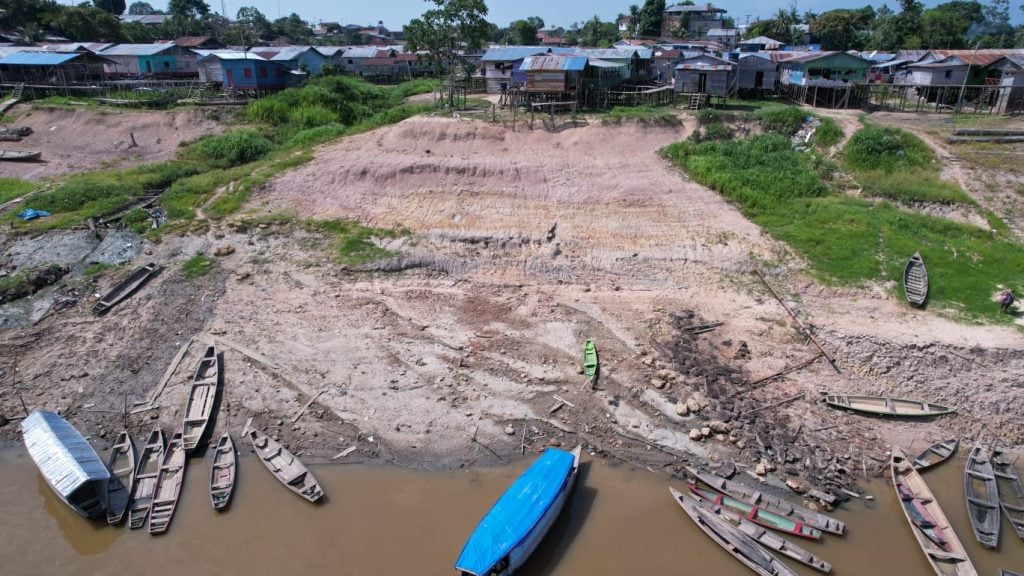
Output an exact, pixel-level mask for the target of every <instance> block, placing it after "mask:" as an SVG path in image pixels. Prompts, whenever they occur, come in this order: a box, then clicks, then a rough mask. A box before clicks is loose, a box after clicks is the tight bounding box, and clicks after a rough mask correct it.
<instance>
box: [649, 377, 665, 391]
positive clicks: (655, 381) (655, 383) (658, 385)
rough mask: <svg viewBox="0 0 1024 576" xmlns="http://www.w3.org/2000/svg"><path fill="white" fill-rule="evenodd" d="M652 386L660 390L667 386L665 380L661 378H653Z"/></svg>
mask: <svg viewBox="0 0 1024 576" xmlns="http://www.w3.org/2000/svg"><path fill="white" fill-rule="evenodd" d="M651 386H654V387H655V388H657V389H658V390H661V389H662V388H664V387H665V381H664V380H662V379H661V378H651Z"/></svg>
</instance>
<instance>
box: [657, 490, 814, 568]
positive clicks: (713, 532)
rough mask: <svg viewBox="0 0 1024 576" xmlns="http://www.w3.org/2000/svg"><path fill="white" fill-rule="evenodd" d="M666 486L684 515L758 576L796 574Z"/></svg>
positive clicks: (702, 507)
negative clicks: (758, 575)
mask: <svg viewBox="0 0 1024 576" xmlns="http://www.w3.org/2000/svg"><path fill="white" fill-rule="evenodd" d="M668 490H669V492H671V493H672V499H673V500H675V501H676V504H679V506H680V507H681V508H682V509H683V511H684V512H686V515H687V516H689V517H690V519H691V520H693V522H694V523H695V524H696V525H697V526H698V527H699V528H700V529H701V530H703V531H704V533H705V534H707V535H708V536H710V537H711V539H712V540H714V541H715V542H716V543H717V544H718V545H719V546H721V547H722V548H723V549H725V551H726V552H728V553H729V554H731V555H732V556H733V558H736V559H737V560H739V561H740V562H742V563H743V564H744V565H745V566H746V567H747V568H750V569H751V570H753V571H754V572H756V573H757V574H760V575H761V576H796V572H793V571H792V570H791V569H790V568H789V567H788V566H786V565H785V564H783V563H782V562H781V561H779V560H778V559H777V558H775V557H774V556H772V555H771V554H769V553H767V552H765V551H764V550H763V549H761V547H760V546H758V544H757V542H755V541H754V540H753V539H751V538H750V537H749V536H747V535H746V534H744V533H743V532H741V531H740V529H739V528H736V527H735V526H733V525H732V524H730V523H729V522H726V521H725V520H723V519H722V518H721V517H720V516H718V515H717V514H715V513H714V512H712V511H711V510H709V509H707V508H705V507H704V506H702V505H701V504H700V503H699V502H698V501H697V500H694V499H693V498H690V497H689V496H686V495H684V494H683V493H682V492H680V491H678V490H676V489H675V488H672V487H671V486H670V487H669V489H668Z"/></svg>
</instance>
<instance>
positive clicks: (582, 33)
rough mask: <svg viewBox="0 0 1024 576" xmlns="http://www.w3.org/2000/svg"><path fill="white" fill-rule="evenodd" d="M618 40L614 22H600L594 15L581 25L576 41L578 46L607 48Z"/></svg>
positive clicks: (616, 27) (617, 28) (617, 30)
mask: <svg viewBox="0 0 1024 576" xmlns="http://www.w3.org/2000/svg"><path fill="white" fill-rule="evenodd" d="M618 39H619V27H618V26H617V25H616V24H615V23H614V22H602V21H601V19H600V18H598V17H597V16H596V15H595V16H594V17H593V18H591V19H590V20H587V21H586V22H584V23H583V26H582V27H581V28H580V29H579V33H578V35H577V37H576V41H577V42H578V43H579V44H580V46H593V47H597V48H609V47H611V45H612V44H614V43H615V42H616V41H617V40H618Z"/></svg>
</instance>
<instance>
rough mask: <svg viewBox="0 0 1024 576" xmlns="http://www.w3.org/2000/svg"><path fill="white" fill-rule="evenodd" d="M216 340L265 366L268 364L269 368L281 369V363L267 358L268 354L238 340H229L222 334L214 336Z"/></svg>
mask: <svg viewBox="0 0 1024 576" xmlns="http://www.w3.org/2000/svg"><path fill="white" fill-rule="evenodd" d="M214 340H216V341H217V342H220V343H221V344H223V345H225V346H227V347H228V348H233V349H234V350H237V351H238V352H241V353H242V354H244V355H246V356H248V357H249V358H252V359H253V360H255V361H257V362H259V363H260V364H263V365H264V366H266V367H268V368H273V369H274V370H280V369H281V365H280V364H278V363H277V362H274V361H273V360H271V359H269V358H267V357H266V356H264V355H262V354H260V353H259V352H255V351H253V350H250V349H249V348H246V347H245V346H242V345H241V344H238V343H236V342H232V341H231V340H228V339H227V338H221V337H220V336H214Z"/></svg>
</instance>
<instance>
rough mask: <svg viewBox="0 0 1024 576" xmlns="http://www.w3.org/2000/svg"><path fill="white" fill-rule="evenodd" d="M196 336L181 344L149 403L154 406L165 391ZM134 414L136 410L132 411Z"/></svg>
mask: <svg viewBox="0 0 1024 576" xmlns="http://www.w3.org/2000/svg"><path fill="white" fill-rule="evenodd" d="M195 339H196V338H195V336H193V337H192V338H189V339H188V340H186V341H185V343H184V344H182V345H181V348H179V349H178V353H177V354H175V355H174V359H173V360H171V364H170V365H169V366H167V370H166V371H164V376H163V378H161V379H160V383H159V384H157V387H156V390H154V391H153V396H152V397H151V398H150V399H149V405H150V406H152V405H153V403H154V402H156V399H157V398H159V397H160V395H161V394H163V393H164V388H166V387H167V382H168V381H170V379H171V376H172V375H174V371H175V370H177V369H178V365H179V364H181V360H182V358H184V357H185V352H188V347H189V346H191V345H192V342H194V341H195ZM132 413H133V414H134V412H132Z"/></svg>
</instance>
